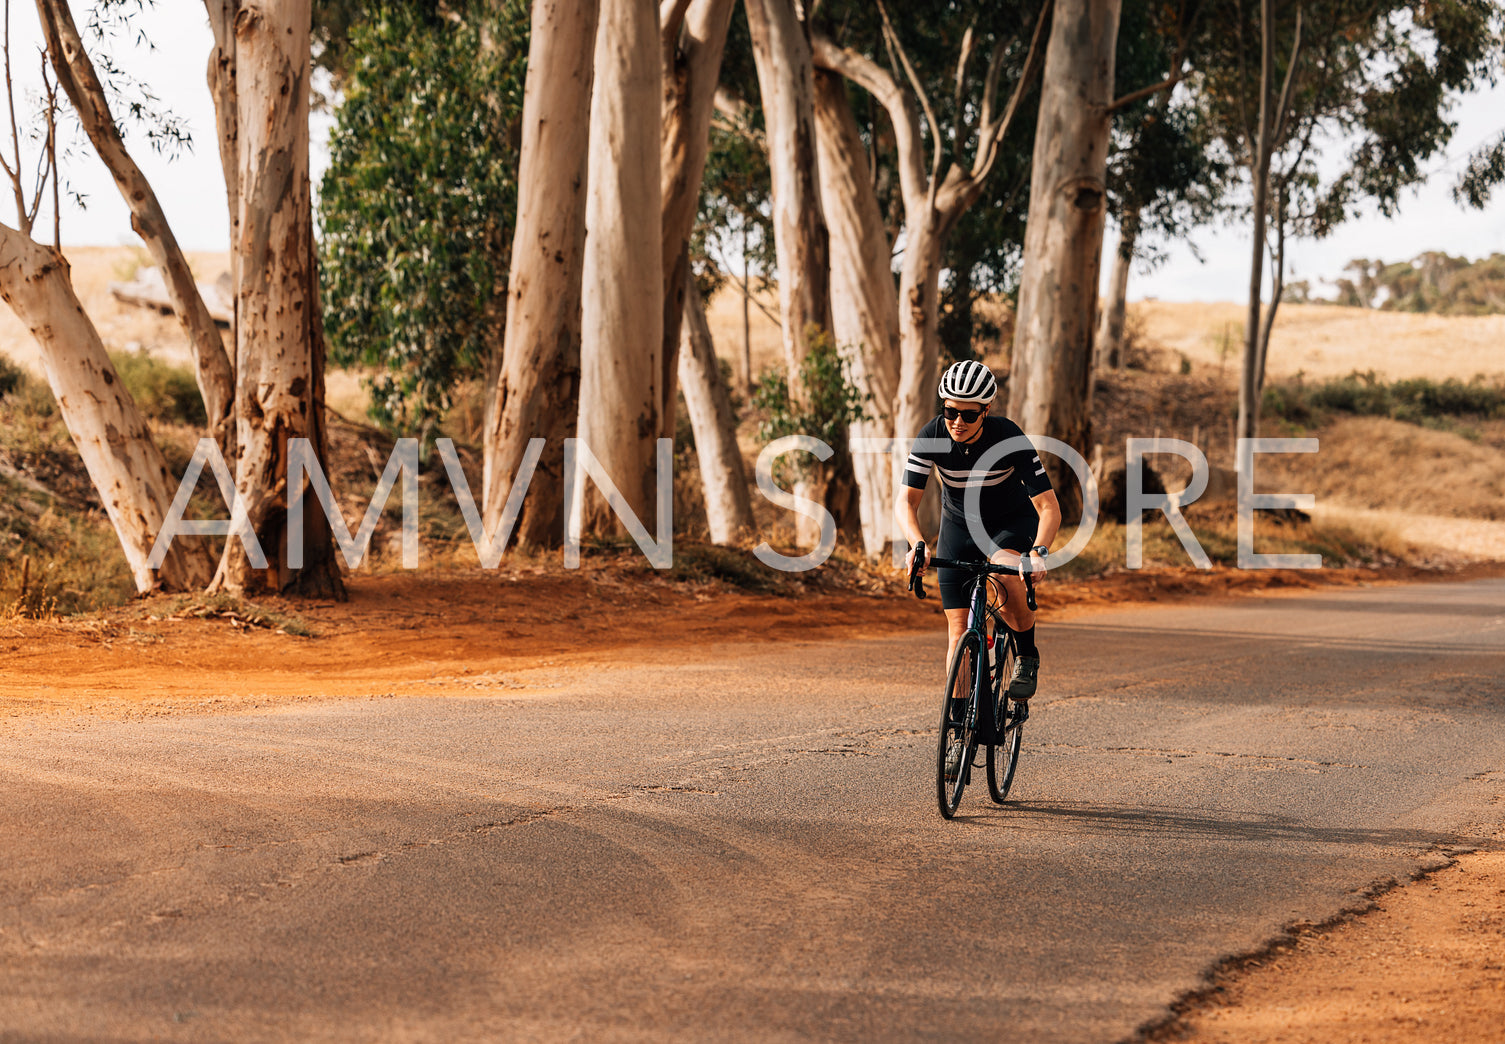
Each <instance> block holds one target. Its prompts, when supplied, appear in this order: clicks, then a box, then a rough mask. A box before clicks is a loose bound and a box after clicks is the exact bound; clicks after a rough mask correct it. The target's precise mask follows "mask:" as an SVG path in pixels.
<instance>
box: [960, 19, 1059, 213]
mask: <svg viewBox="0 0 1505 1044" xmlns="http://www.w3.org/2000/svg"><path fill="white" fill-rule="evenodd" d="M1051 10H1052V0H1045V5H1044V6H1043V7H1041V8H1040V17H1039V18H1037V19H1036V20H1035V33H1034V36H1033V37H1031V38H1030V42H1029V54H1027V55H1026V56H1025V59H1024V70H1023V71H1022V72H1021V73H1020V74H1019V82H1018V83H1016V84H1014V93H1013V94H1011V95H1009V103H1008V105H1006V106H1005V107H1004V110H1003V115H1002V116H1001V117H999V119H998V121H997V122H996V123H994V124H993V125H991V126H988V125H984V126H983V127H982V129H981V130H980V131H979V137H978V139H977V155H976V157H975V158H974V159H973V161H972V174H971V177H972V179H973V180H974V181H976V182H978V183H979V184H981V182H982V180H983V179H985V178H986V177H987V176H988V173H989V171H991V170H992V169H993V164H994V162H996V161H997V159H998V151H999V149H998V146H999V145H1000V144H1002V142H1003V138H1004V135H1005V134H1007V133H1008V131H1009V125H1010V124H1011V123H1013V122H1014V116H1015V115H1016V114H1017V113H1018V111H1019V103H1020V102H1021V101H1023V99H1024V94H1025V92H1026V91H1028V90H1029V86H1030V84H1031V83H1032V82H1033V81H1034V79H1035V77H1036V76H1038V75H1039V74H1040V71H1041V70H1042V69H1043V68H1044V67H1045V43H1046V41H1045V27H1046V26H1047V25H1049V24H1050V18H1051ZM995 54H996V51H995ZM988 78H989V79H990V80H992V81H993V83H994V85H995V86H996V85H997V81H998V77H997V75H996V74H994V72H993V70H992V69H989V70H988ZM991 102H992V96H991V95H989V97H988V98H986V99H985V100H984V102H983V104H984V105H990V104H991Z"/></svg>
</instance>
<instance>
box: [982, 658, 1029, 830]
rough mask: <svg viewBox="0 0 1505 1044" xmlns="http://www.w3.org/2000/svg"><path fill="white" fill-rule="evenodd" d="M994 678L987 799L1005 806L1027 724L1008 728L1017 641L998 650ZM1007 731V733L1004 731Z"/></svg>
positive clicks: (1012, 783)
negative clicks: (1009, 691) (991, 740)
mask: <svg viewBox="0 0 1505 1044" xmlns="http://www.w3.org/2000/svg"><path fill="white" fill-rule="evenodd" d="M994 652H995V654H996V658H995V670H994V674H993V696H994V699H993V709H994V717H993V735H994V737H995V738H994V741H993V742H992V743H991V744H989V745H988V796H989V797H991V798H992V799H993V800H994V801H995V802H997V803H998V804H1000V805H1001V804H1003V803H1004V801H1005V800H1006V799H1007V798H1008V796H1009V788H1010V787H1011V786H1013V785H1014V770H1015V769H1017V768H1018V767H1019V746H1020V744H1021V742H1022V741H1023V739H1024V723H1023V722H1020V723H1019V724H1018V725H1016V726H1014V727H1013V728H1011V729H1010V728H1008V724H1009V722H1008V709H1009V696H1008V683H1009V679H1010V678H1011V677H1012V676H1013V674H1014V639H1013V636H1009V637H1008V638H1006V639H1003V640H1001V641H999V643H998V644H997V645H996V646H995V648H994ZM1005 729H1008V731H1004V730H1005Z"/></svg>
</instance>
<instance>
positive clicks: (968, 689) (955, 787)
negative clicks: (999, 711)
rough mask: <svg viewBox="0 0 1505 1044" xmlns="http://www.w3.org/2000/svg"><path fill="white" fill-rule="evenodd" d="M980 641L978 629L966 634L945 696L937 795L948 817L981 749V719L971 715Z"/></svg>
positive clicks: (954, 812)
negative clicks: (976, 752) (978, 719)
mask: <svg viewBox="0 0 1505 1044" xmlns="http://www.w3.org/2000/svg"><path fill="white" fill-rule="evenodd" d="M980 644H981V643H980V642H979V641H978V638H977V634H976V632H968V633H967V634H965V635H963V636H962V640H961V642H960V643H958V644H957V647H956V656H955V657H954V658H953V659H952V661H951V670H950V672H949V673H948V675H947V678H946V691H945V693H944V694H943V695H942V696H941V734H940V739H939V742H938V743H937V745H936V759H935V795H936V800H937V801H938V802H939V804H940V808H941V815H942V816H944V817H945V818H947V819H950V818H951V817H952V816H954V815H956V807H957V806H958V805H960V804H961V801H962V790H963V789H964V788H965V787H966V785H967V773H968V772H969V770H970V769H971V764H970V763H971V761H972V755H973V753H974V752H975V751H976V750H977V722H976V721H975V720H971V719H973V717H974V715H973V714H972V707H973V706H974V704H973V700H972V689H973V686H974V685H975V684H976V678H977V669H978V663H979V656H978V649H979V648H980ZM957 694H960V696H959V697H958V695H957Z"/></svg>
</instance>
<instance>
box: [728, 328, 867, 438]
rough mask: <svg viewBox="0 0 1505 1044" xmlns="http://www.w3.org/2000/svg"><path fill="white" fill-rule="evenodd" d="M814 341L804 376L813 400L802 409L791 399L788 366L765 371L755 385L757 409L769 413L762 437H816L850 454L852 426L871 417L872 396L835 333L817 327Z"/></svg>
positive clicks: (803, 365)
mask: <svg viewBox="0 0 1505 1044" xmlns="http://www.w3.org/2000/svg"><path fill="white" fill-rule="evenodd" d="M808 340H809V343H810V351H809V353H808V354H807V355H806V356H805V359H804V361H803V362H802V363H801V364H800V378H801V381H802V383H803V386H804V388H805V392H806V395H807V396H808V400H809V401H808V402H807V403H806V404H805V405H804V407H803V408H801V407H800V406H798V405H796V404H795V402H794V401H793V399H791V398H790V395H789V381H788V379H787V377H786V376H785V373H784V370H783V368H782V367H773V368H771V369H768V370H765V371H764V372H763V375H762V376H761V377H760V378H758V386H757V387H756V388H754V389H753V401H752V404H753V408H754V409H756V410H758V411H759V412H760V413H761V414H762V415H763V420H762V423H760V424H759V425H758V439H759V441H761V442H772V441H773V440H774V439H780V438H783V437H784V436H786V435H811V436H814V437H815V438H817V439H820V440H821V441H822V442H824V443H825V444H826V445H828V446H830V447H831V448H832V449H835V450H836V451H837V452H838V453H840V452H844V451H845V450H846V443H847V427H848V425H850V424H851V423H852V422H853V421H855V420H861V419H862V418H863V417H864V416H865V415H866V413H865V410H866V406H867V398H866V396H864V395H863V394H862V393H861V392H860V391H858V390H857V386H856V385H855V384H853V383H852V378H851V375H850V374H849V373H848V372H847V364H846V362H845V360H843V359H842V358H841V355H840V353H839V352H838V351H837V350H836V342H835V341H834V340H832V338H831V335H830V334H828V333H826V332H825V331H824V330H818V329H816V328H814V327H811V329H810V331H809V334H808ZM806 459H807V460H808V461H810V462H812V463H813V461H814V458H813V457H807V458H806Z"/></svg>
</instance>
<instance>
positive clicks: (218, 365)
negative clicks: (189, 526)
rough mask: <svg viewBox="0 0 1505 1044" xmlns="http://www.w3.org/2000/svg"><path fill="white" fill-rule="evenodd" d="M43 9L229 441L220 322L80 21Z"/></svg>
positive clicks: (48, 4)
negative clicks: (113, 105) (112, 102)
mask: <svg viewBox="0 0 1505 1044" xmlns="http://www.w3.org/2000/svg"><path fill="white" fill-rule="evenodd" d="M37 15H38V17H39V18H40V19H41V22H42V32H43V35H44V36H45V38H46V40H47V54H48V57H49V58H50V59H51V61H52V67H53V69H54V70H55V71H56V72H57V78H58V83H59V84H60V85H61V86H62V88H63V91H64V93H66V94H67V95H68V100H69V101H70V102H71V103H72V104H73V109H74V112H76V113H77V114H78V118H79V122H80V123H81V124H82V125H83V128H84V131H85V133H87V134H88V135H89V140H90V142H92V143H93V145H94V149H95V151H96V152H98V153H99V157H100V159H102V160H103V161H104V164H105V166H106V167H107V168H109V171H110V175H111V176H112V177H113V178H114V179H115V187H116V188H118V189H119V190H120V195H121V196H122V197H124V199H125V203H126V206H127V207H129V208H130V211H131V227H132V228H134V229H135V230H136V234H137V235H139V236H140V237H141V238H142V240H143V241H145V243H146V248H147V250H149V251H150V252H151V255H152V259H153V260H154V261H155V262H156V263H157V267H158V268H160V269H161V270H162V278H163V282H164V284H165V285H166V287H167V297H168V300H170V301H171V302H172V307H173V311H174V312H175V313H176V314H177V316H178V321H179V322H180V323H182V324H183V332H184V333H185V334H187V336H188V346H189V349H190V350H191V351H192V353H193V362H194V373H195V375H196V377H197V378H198V385H199V394H200V395H201V396H202V397H203V400H204V410H205V413H206V414H207V415H208V418H209V431H210V433H211V434H212V435H213V436H214V438H215V441H217V442H218V443H219V444H220V446H221V447H222V448H224V447H227V446H228V445H229V435H230V413H231V407H232V403H233V400H234V396H235V376H234V374H233V373H232V372H231V369H230V357H229V355H227V354H226V352H225V342H224V341H223V340H222V339H221V337H220V333H219V328H218V327H216V326H215V325H214V319H213V318H212V317H211V316H210V315H209V308H208V306H207V305H205V304H204V299H203V297H202V296H201V295H200V294H199V290H198V286H197V285H196V284H195V282H194V278H193V273H192V272H191V271H189V269H188V259H187V258H185V257H184V256H183V251H182V249H181V248H180V247H179V246H178V240H177V237H176V236H174V235H173V231H172V228H171V226H169V225H168V223H167V215H165V214H164V213H163V212H162V206H161V204H160V203H158V201H157V194H156V192H154V191H153V190H152V186H151V183H150V182H148V181H147V180H146V176H145V175H144V174H142V173H141V168H140V167H138V166H136V161H135V160H133V159H132V158H131V155H130V153H129V152H127V151H126V147H125V142H124V141H123V140H122V139H121V137H120V130H119V128H118V127H116V125H115V118H114V116H113V115H112V114H111V113H110V106H109V102H108V100H107V99H106V97H105V92H104V87H103V86H102V85H101V84H100V82H99V76H98V75H97V74H96V73H95V71H94V63H93V62H92V61H90V59H89V55H88V52H87V51H85V50H84V44H83V41H82V40H81V39H79V35H78V28H77V26H75V25H74V23H73V15H72V14H71V13H70V12H69V10H68V4H67V3H66V0H37Z"/></svg>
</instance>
